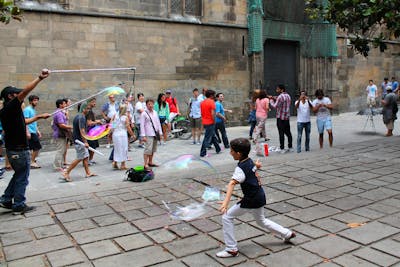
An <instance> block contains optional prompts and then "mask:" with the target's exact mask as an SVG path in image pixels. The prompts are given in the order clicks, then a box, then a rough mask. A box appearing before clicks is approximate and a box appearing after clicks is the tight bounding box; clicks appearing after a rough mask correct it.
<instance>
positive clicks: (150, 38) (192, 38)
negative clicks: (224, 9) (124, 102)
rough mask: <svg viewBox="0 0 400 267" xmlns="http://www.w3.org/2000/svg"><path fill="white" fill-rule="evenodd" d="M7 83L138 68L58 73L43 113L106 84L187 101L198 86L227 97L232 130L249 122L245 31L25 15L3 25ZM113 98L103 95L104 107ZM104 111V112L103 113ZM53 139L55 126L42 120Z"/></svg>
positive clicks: (44, 88)
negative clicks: (45, 71) (44, 74)
mask: <svg viewBox="0 0 400 267" xmlns="http://www.w3.org/2000/svg"><path fill="white" fill-rule="evenodd" d="M0 36H1V42H0V84H2V85H4V86H5V85H8V84H12V85H16V86H20V87H21V86H24V85H25V84H26V83H27V82H29V81H30V80H31V79H32V78H33V77H35V75H37V73H38V72H39V71H40V69H42V68H43V67H48V68H50V69H79V68H105V67H131V66H135V67H136V68H137V70H136V81H135V86H134V88H132V82H131V80H132V77H133V75H132V72H129V71H128V72H111V73H110V72H95V73H72V74H55V73H54V74H52V75H51V76H50V77H49V78H48V79H46V80H45V81H44V82H42V83H41V84H40V85H39V86H38V88H37V89H35V94H38V95H39V96H40V103H39V107H38V111H39V112H44V111H46V112H48V111H50V112H51V111H53V110H54V109H55V101H56V99H58V98H62V97H70V98H72V100H73V101H77V100H80V99H83V98H85V97H87V96H89V95H91V94H94V93H96V92H97V91H99V90H100V89H102V88H104V87H108V86H111V85H116V84H118V83H120V82H121V81H123V82H125V83H126V90H127V91H128V90H129V89H133V91H134V93H137V92H139V91H140V92H144V94H145V95H146V96H147V97H153V98H155V97H156V96H157V95H158V93H160V92H162V91H164V90H165V89H166V88H171V89H172V90H173V93H174V95H175V96H176V97H177V98H178V101H179V102H180V108H181V110H183V111H185V110H186V105H185V104H184V102H185V101H186V100H187V99H188V97H189V96H190V95H191V91H192V89H193V88H194V87H198V88H202V87H208V88H212V89H215V90H216V91H217V92H223V93H225V95H226V97H225V99H226V106H227V107H228V108H230V109H233V110H234V111H235V112H234V113H233V114H234V115H233V116H232V117H231V118H230V121H231V124H232V125H237V124H240V123H242V122H243V121H244V120H245V118H246V117H247V110H244V109H243V107H242V106H243V105H242V103H243V101H244V99H246V98H247V96H248V90H249V83H250V82H249V69H248V57H247V56H246V55H245V54H243V51H244V50H243V46H242V45H243V43H242V40H243V39H244V40H246V38H247V31H246V29H245V28H240V27H227V26H221V27H220V26H211V25H209V26H207V25H202V24H201V25H199V24H188V23H173V22H163V21H152V20H138V19H129V18H116V17H114V18H113V17H95V16H84V15H65V14H55V13H40V12H27V11H26V12H25V13H24V20H23V21H22V22H21V23H18V22H13V23H11V24H9V25H7V26H5V25H0ZM105 101H106V98H105V97H104V96H99V97H98V106H101V105H102V104H103V103H104V102H105ZM97 112H98V110H97ZM39 125H40V127H41V128H42V132H44V133H45V134H46V135H48V134H50V122H49V121H40V122H39Z"/></svg>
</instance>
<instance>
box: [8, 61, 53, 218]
mask: <svg viewBox="0 0 400 267" xmlns="http://www.w3.org/2000/svg"><path fill="white" fill-rule="evenodd" d="M48 76H49V71H48V70H47V69H43V70H42V71H41V73H40V74H39V76H38V77H37V78H35V79H34V80H33V81H31V82H30V83H28V84H27V85H26V86H25V87H24V89H19V88H16V87H13V86H7V87H5V88H4V89H3V90H2V91H1V98H3V99H4V107H3V108H2V109H1V110H0V120H1V123H2V126H3V129H4V132H5V136H4V139H5V147H6V149H7V157H8V159H9V161H10V164H11V166H12V168H13V170H14V175H13V176H12V178H11V180H10V182H9V184H8V186H7V188H6V190H5V191H4V194H3V196H2V197H1V198H0V206H1V207H3V208H6V209H12V211H13V213H14V214H24V213H26V212H29V211H32V210H34V209H35V208H34V207H32V206H28V205H26V204H25V200H26V198H25V191H26V187H27V186H28V178H29V171H30V165H31V157H30V153H29V146H28V139H27V136H26V124H29V123H32V122H35V121H37V120H39V119H47V118H48V117H50V114H48V113H43V114H39V115H36V116H34V117H33V118H30V119H25V118H24V114H23V112H22V108H21V104H22V102H23V101H24V99H25V97H27V96H28V94H29V93H30V92H31V91H32V90H33V89H34V88H35V87H36V86H37V85H38V84H39V82H40V81H42V80H43V79H45V78H47V77H48Z"/></svg>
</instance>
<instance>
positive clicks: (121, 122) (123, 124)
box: [112, 104, 133, 170]
mask: <svg viewBox="0 0 400 267" xmlns="http://www.w3.org/2000/svg"><path fill="white" fill-rule="evenodd" d="M112 125H113V134H112V139H113V143H114V160H113V163H112V166H113V168H114V169H118V163H120V164H121V166H120V168H119V169H120V170H126V169H127V168H126V165H125V161H126V160H127V159H128V133H129V135H131V136H132V135H133V132H132V129H131V127H130V121H129V119H128V116H127V105H126V104H122V105H120V107H119V113H118V114H116V115H115V116H114V119H113V122H112Z"/></svg>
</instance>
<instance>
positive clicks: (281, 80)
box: [263, 39, 299, 118]
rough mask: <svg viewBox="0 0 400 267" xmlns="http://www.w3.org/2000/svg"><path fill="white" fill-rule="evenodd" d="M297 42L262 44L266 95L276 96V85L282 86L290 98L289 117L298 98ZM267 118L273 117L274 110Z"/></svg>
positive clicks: (269, 40) (268, 41)
mask: <svg viewBox="0 0 400 267" xmlns="http://www.w3.org/2000/svg"><path fill="white" fill-rule="evenodd" d="M298 47H299V43H298V42H290V41H283V40H271V39H267V40H266V41H265V44H264V85H263V89H266V90H267V94H268V95H276V92H275V89H276V87H277V85H278V84H284V85H285V87H286V92H287V93H288V94H289V95H290V97H291V98H292V106H291V111H290V113H291V115H293V114H294V102H295V100H296V99H297V97H298V94H299V92H298V77H297V70H298V67H297V66H298V58H299V56H298V55H299V54H298ZM268 117H270V118H271V117H275V110H272V112H270V113H269V115H268Z"/></svg>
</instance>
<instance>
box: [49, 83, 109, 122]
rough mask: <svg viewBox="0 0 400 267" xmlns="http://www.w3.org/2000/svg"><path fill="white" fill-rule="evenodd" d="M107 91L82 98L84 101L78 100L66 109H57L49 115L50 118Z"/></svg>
mask: <svg viewBox="0 0 400 267" xmlns="http://www.w3.org/2000/svg"><path fill="white" fill-rule="evenodd" d="M107 90H108V88H105V89H103V90H101V91H100V92H97V93H95V94H94V95H90V96H88V97H86V98H84V99H82V100H79V101H77V102H75V103H73V104H71V105H69V106H67V107H65V108H62V109H58V110H56V111H54V112H53V113H50V116H53V115H54V114H56V113H57V112H60V111H62V110H66V109H69V108H70V107H73V106H76V105H78V104H79V103H82V102H84V101H87V100H89V99H90V98H92V97H95V96H98V95H100V94H102V93H104V92H105V91H107Z"/></svg>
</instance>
